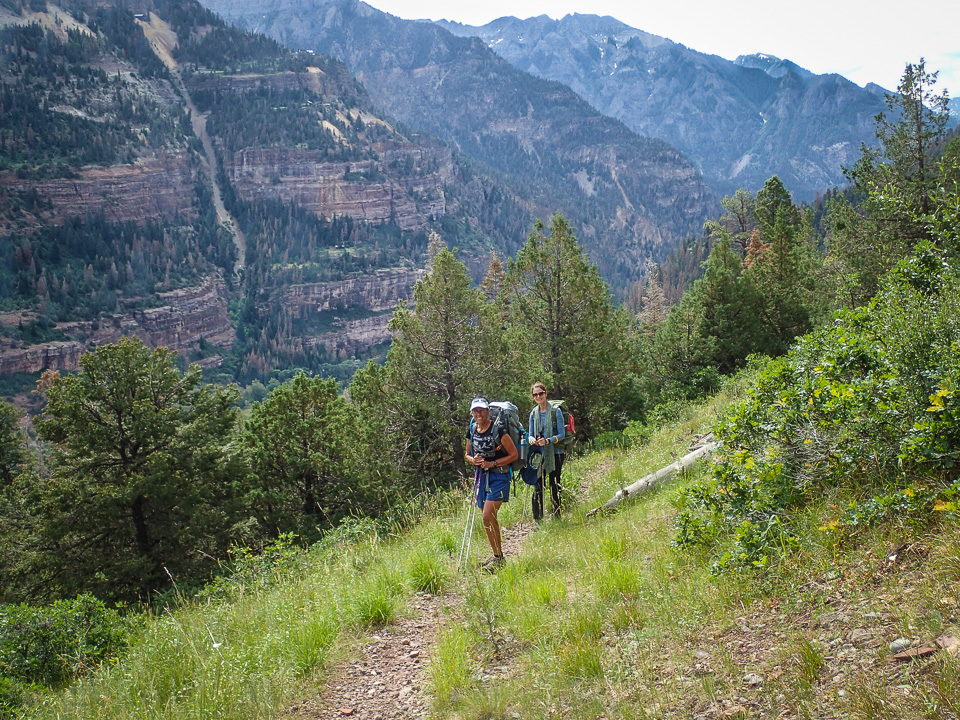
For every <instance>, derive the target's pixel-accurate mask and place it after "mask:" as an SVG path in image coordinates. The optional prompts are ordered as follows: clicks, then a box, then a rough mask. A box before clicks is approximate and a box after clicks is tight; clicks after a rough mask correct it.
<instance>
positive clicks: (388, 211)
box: [225, 142, 453, 231]
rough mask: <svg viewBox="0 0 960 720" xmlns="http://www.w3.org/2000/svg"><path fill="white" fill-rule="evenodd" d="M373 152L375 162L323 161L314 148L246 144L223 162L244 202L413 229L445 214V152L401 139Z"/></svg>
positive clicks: (448, 167) (447, 165) (447, 166)
mask: <svg viewBox="0 0 960 720" xmlns="http://www.w3.org/2000/svg"><path fill="white" fill-rule="evenodd" d="M376 150H377V155H378V159H377V160H360V161H356V162H324V161H323V160H322V157H321V155H320V153H318V152H316V151H310V150H300V149H297V148H289V147H274V148H248V149H244V150H241V151H240V152H237V153H234V154H233V155H232V156H231V157H230V159H229V160H228V161H227V162H225V166H226V171H227V176H228V177H229V178H230V181H231V183H232V184H233V185H234V187H235V188H236V190H237V192H238V194H239V195H240V197H242V198H243V199H244V200H248V201H257V200H263V199H271V200H279V201H280V202H282V203H285V204H295V205H297V206H299V207H301V208H303V209H305V210H307V211H309V212H311V213H314V214H315V215H317V216H318V217H321V218H324V219H327V220H330V219H332V218H334V217H349V218H353V219H355V220H362V221H365V222H370V223H385V222H392V223H395V224H396V225H397V226H399V227H400V228H401V229H402V230H414V231H415V230H420V229H422V228H424V227H425V226H426V225H427V223H428V220H429V218H430V217H431V216H433V217H441V216H443V215H445V214H446V212H447V204H446V198H445V196H444V191H443V185H444V182H446V181H448V180H449V179H450V177H451V176H452V172H453V168H452V158H451V155H450V152H449V150H446V149H441V148H437V149H428V148H426V147H422V146H416V145H413V144H412V143H402V142H391V143H389V144H386V143H381V144H378V145H377V146H376ZM394 167H405V168H406V167H409V168H410V170H409V171H407V172H406V173H404V174H402V175H400V174H397V173H394V172H390V174H389V175H387V174H386V173H385V172H384V171H385V170H386V171H388V172H389V170H390V168H394ZM365 177H381V178H383V180H382V181H380V182H378V181H376V180H364V179H362V178H365ZM351 178H361V179H351Z"/></svg>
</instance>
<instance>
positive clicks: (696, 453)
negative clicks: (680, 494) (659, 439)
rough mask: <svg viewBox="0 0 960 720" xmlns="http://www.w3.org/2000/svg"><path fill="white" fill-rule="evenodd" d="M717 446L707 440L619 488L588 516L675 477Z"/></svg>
mask: <svg viewBox="0 0 960 720" xmlns="http://www.w3.org/2000/svg"><path fill="white" fill-rule="evenodd" d="M707 437H708V438H712V435H708V436H707ZM716 447H717V443H716V442H714V441H712V440H711V441H710V442H707V443H705V444H703V445H701V446H700V447H698V448H697V449H696V450H693V451H692V452H689V453H687V454H686V455H684V456H683V457H682V458H680V459H679V460H676V461H674V462H672V463H670V464H669V465H667V466H666V467H662V468H660V469H659V470H657V471H656V472H654V473H650V474H649V475H647V476H645V477H642V478H640V479H639V480H637V481H636V482H635V483H633V484H632V485H630V486H629V487H625V488H622V489H620V490H617V493H616V495H614V496H613V497H612V498H610V499H609V500H608V501H607V502H606V504H605V505H602V506H600V507H598V508H594V509H593V510H591V511H590V512H588V513H587V517H593V516H594V515H597V514H598V513H602V512H607V511H608V510H613V508H615V507H616V506H617V505H619V504H620V503H621V502H622V501H624V500H626V499H627V498H628V497H633V496H634V495H636V494H637V493H639V492H641V491H643V490H649V489H650V488H652V487H653V486H654V485H656V484H658V483H661V482H663V481H664V480H666V479H667V478H670V477H673V476H674V475H675V474H676V473H678V472H682V471H684V470H686V469H687V468H688V467H690V466H691V465H693V464H694V463H695V462H697V460H699V459H700V458H702V457H705V456H706V455H709V454H710V453H712V452H713V451H714V449H715V448H716Z"/></svg>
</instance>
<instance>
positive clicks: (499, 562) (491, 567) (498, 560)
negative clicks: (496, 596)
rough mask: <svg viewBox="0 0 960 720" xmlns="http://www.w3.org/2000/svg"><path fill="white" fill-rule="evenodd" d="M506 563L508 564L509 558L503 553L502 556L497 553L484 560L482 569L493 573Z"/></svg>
mask: <svg viewBox="0 0 960 720" xmlns="http://www.w3.org/2000/svg"><path fill="white" fill-rule="evenodd" d="M506 564H507V560H506V558H505V557H504V556H503V555H501V556H500V557H497V556H496V555H491V556H490V557H488V558H487V559H486V560H484V562H483V564H482V565H481V566H480V569H481V570H483V571H485V572H489V573H493V572H496V571H497V570H498V569H499V568H502V567H503V566H504V565H506Z"/></svg>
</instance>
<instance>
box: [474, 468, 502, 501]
mask: <svg viewBox="0 0 960 720" xmlns="http://www.w3.org/2000/svg"><path fill="white" fill-rule="evenodd" d="M479 475H480V478H479V481H478V483H477V507H478V508H480V509H481V510H482V509H483V504H484V503H485V502H486V501H488V500H493V501H497V500H499V501H501V502H507V501H508V500H510V476H509V475H507V474H506V473H493V472H492V473H486V472H484V471H483V470H481V471H479ZM488 478H489V479H488Z"/></svg>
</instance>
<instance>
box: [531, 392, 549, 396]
mask: <svg viewBox="0 0 960 720" xmlns="http://www.w3.org/2000/svg"><path fill="white" fill-rule="evenodd" d="M544 395H546V393H545V392H535V393H533V397H543V396H544Z"/></svg>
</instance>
